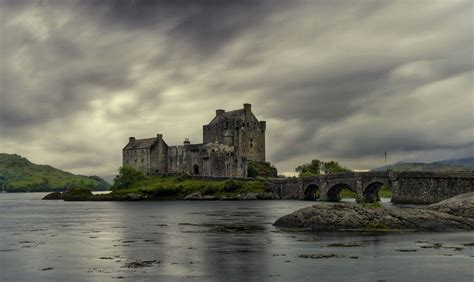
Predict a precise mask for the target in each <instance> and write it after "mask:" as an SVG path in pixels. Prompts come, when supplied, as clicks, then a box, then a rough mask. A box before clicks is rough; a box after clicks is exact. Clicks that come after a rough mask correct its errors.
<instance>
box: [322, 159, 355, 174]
mask: <svg viewBox="0 0 474 282" xmlns="http://www.w3.org/2000/svg"><path fill="white" fill-rule="evenodd" d="M323 164H324V165H323V171H324V173H326V174H328V173H341V172H351V170H350V169H348V168H347V167H343V166H341V165H340V164H339V163H338V162H336V161H330V162H327V163H323Z"/></svg>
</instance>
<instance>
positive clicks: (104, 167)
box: [0, 0, 474, 176]
mask: <svg viewBox="0 0 474 282" xmlns="http://www.w3.org/2000/svg"><path fill="white" fill-rule="evenodd" d="M0 11H1V12H0V13H1V14H0V21H1V29H0V32H1V33H0V40H1V41H0V151H1V152H5V153H18V154H21V155H23V156H25V157H27V158H29V159H30V160H31V161H33V162H35V163H41V164H50V165H53V166H55V167H58V168H61V169H64V170H68V171H71V172H75V173H81V174H97V175H101V176H110V175H113V174H115V172H116V170H117V168H118V167H119V166H120V165H121V149H122V147H123V146H124V145H125V144H126V143H127V142H128V137H129V136H135V137H137V138H145V137H153V136H155V135H156V134H157V133H162V134H163V135H164V138H165V141H166V142H167V143H168V144H169V145H175V144H181V143H182V141H183V140H184V138H185V137H188V138H190V139H191V142H195V143H200V142H202V125H203V124H206V123H208V122H209V121H210V120H211V119H212V117H213V116H214V115H215V109H217V108H224V109H226V110H233V109H239V108H242V104H243V103H246V102H248V103H251V104H252V109H253V111H254V113H255V114H256V116H257V118H259V119H260V120H266V121H267V159H268V161H271V162H272V163H274V164H275V165H276V166H277V168H278V169H279V171H280V172H285V171H294V168H295V167H296V166H297V165H299V164H302V163H305V162H308V161H310V160H311V159H314V158H318V159H322V160H337V161H339V162H340V163H342V164H343V165H345V166H348V167H350V168H352V169H369V168H374V167H377V166H381V165H383V164H384V152H388V158H389V162H391V163H392V162H397V161H414V160H416V161H434V160H440V159H449V158H461V157H468V156H473V155H474V94H473V65H474V64H473V28H472V27H473V24H474V21H473V14H472V11H473V2H472V1H469V0H466V1H456V0H449V1H448V0H441V1H431V0H426V1H425V0H416V1H411V0H402V1H394V0H393V1H392V0H391V1H356V0H354V1H350V0H347V1H343V0H339V1H330V0H321V1H317V0H314V1H283V0H282V1H257V0H255V1H250V0H249V1H242V0H239V1H233V0H226V1H218V0H215V1H210V0H208V1H193V0H189V1H184V0H182V1H181V0H169V1H140V0H135V1H132V0H130V1H125V0H124V1H101V0H96V1H44V0H43V1H19V0H11V1H9V0H0Z"/></svg>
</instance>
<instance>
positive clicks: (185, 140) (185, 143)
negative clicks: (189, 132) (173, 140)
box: [183, 138, 191, 146]
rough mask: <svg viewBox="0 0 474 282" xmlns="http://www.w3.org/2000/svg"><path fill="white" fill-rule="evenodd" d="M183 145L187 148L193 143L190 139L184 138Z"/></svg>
mask: <svg viewBox="0 0 474 282" xmlns="http://www.w3.org/2000/svg"><path fill="white" fill-rule="evenodd" d="M183 144H184V145H185V146H186V145H190V144H191V142H189V138H184V142H183Z"/></svg>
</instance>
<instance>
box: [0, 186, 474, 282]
mask: <svg viewBox="0 0 474 282" xmlns="http://www.w3.org/2000/svg"><path fill="white" fill-rule="evenodd" d="M44 195H45V194H43V193H24V194H12V193H7V194H0V228H1V229H0V281H111V280H116V279H120V280H122V281H149V280H153V281H184V280H186V281H188V280H190V281H331V280H337V281H348V280H351V281H377V280H378V281H404V280H405V281H448V280H449V281H473V279H474V270H473V269H474V248H473V247H467V246H463V245H462V244H466V243H473V242H474V236H473V235H474V233H473V232H445V233H406V234H389V235H387V234H385V235H364V234H354V233H351V234H348V233H345V234H344V233H325V234H311V233H305V232H299V233H293V232H283V231H281V230H279V229H278V228H276V227H273V226H272V223H273V222H274V221H275V220H276V219H277V218H278V217H279V216H282V215H284V214H287V213H290V212H291V211H294V210H296V209H298V208H301V207H304V206H307V205H309V204H310V203H309V202H302V201H247V202H189V201H175V202H63V201H41V200H40V199H41V197H42V196H44ZM417 241H418V243H416V242H417ZM419 241H423V242H419ZM339 243H346V244H347V243H351V244H354V243H355V245H357V246H354V247H340V246H339V247H337V246H333V247H331V246H328V245H329V244H339ZM434 243H441V244H442V247H441V248H438V249H436V248H421V247H422V246H428V247H429V246H432V244H434ZM455 247H456V248H462V249H455ZM400 250H405V252H402V251H400ZM407 250H408V251H407ZM302 255H303V256H305V255H306V257H308V256H313V257H317V256H318V255H329V256H330V257H329V258H319V259H318V258H303V257H300V256H302ZM351 257H352V258H351ZM120 280H119V281H120Z"/></svg>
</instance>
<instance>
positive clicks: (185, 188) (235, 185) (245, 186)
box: [112, 175, 271, 200]
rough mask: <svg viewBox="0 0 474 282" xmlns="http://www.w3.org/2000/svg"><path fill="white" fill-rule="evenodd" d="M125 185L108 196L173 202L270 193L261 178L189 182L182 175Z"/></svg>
mask: <svg viewBox="0 0 474 282" xmlns="http://www.w3.org/2000/svg"><path fill="white" fill-rule="evenodd" d="M128 186H129V187H127V188H121V189H117V188H115V189H113V192H112V195H114V196H121V195H126V194H129V193H139V194H143V195H146V196H149V197H151V198H153V199H163V200H174V199H181V198H183V197H185V196H186V195H190V194H193V193H200V194H201V195H203V196H215V197H229V198H232V197H236V196H237V195H239V194H240V195H242V194H246V193H263V192H271V189H270V188H269V185H268V183H267V182H266V181H265V180H263V179H262V180H260V179H258V180H250V181H243V180H234V179H228V180H212V179H192V178H190V177H188V176H186V175H178V176H143V177H141V179H140V180H138V181H133V182H131V183H129V185H128Z"/></svg>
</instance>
